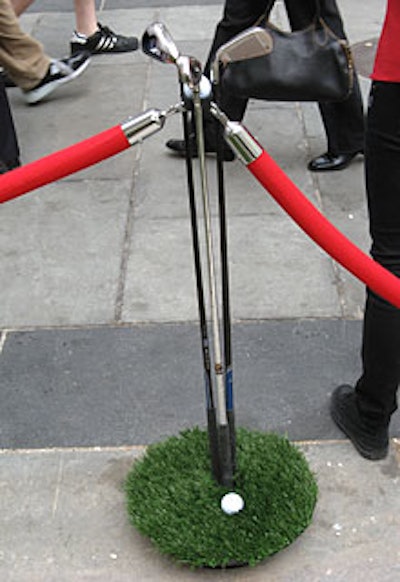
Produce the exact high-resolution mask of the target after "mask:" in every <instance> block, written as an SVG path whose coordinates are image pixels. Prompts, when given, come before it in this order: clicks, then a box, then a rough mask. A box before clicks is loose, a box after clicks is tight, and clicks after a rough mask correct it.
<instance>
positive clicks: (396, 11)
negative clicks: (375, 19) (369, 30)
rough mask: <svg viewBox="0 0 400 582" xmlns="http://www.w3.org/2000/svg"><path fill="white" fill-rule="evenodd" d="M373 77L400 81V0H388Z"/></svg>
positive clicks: (378, 79)
mask: <svg viewBox="0 0 400 582" xmlns="http://www.w3.org/2000/svg"><path fill="white" fill-rule="evenodd" d="M371 78H372V79H374V80H375V81H387V82H390V83H400V0H388V5H387V10H386V17H385V22H384V24H383V28H382V33H381V36H380V39H379V43H378V49H377V51H376V57H375V63H374V68H373V71H372V75H371Z"/></svg>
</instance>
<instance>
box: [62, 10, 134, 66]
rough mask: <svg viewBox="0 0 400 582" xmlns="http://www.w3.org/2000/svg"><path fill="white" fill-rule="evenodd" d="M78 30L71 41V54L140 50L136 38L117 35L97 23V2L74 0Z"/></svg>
mask: <svg viewBox="0 0 400 582" xmlns="http://www.w3.org/2000/svg"><path fill="white" fill-rule="evenodd" d="M74 8H75V21H76V30H75V31H74V33H73V35H72V39H71V43H70V45H71V54H72V55H74V54H77V53H79V52H81V51H82V50H87V51H89V52H90V53H91V54H93V55H95V54H104V53H123V52H129V51H134V50H136V49H137V48H138V45H139V43H138V39H137V38H136V36H123V35H121V34H117V33H116V32H114V31H113V30H111V29H110V28H108V26H103V25H102V24H100V23H99V22H98V21H97V13H96V5H95V0H74Z"/></svg>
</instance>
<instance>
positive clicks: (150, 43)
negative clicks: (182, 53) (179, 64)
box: [142, 22, 179, 63]
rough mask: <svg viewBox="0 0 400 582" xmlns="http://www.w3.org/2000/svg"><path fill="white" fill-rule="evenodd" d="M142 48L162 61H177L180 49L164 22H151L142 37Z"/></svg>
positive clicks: (147, 53)
mask: <svg viewBox="0 0 400 582" xmlns="http://www.w3.org/2000/svg"><path fill="white" fill-rule="evenodd" d="M142 50H143V52H144V53H145V54H146V55H149V56H150V57H152V58H153V59H156V60H158V61H161V62H162V63H176V61H177V60H178V58H179V50H178V47H177V46H176V44H175V42H174V40H173V38H172V36H171V34H170V32H169V30H168V28H167V27H166V26H165V24H163V23H162V22H153V23H152V24H150V25H149V26H148V27H147V28H146V30H145V32H144V34H143V37H142Z"/></svg>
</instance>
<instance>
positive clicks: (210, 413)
mask: <svg viewBox="0 0 400 582" xmlns="http://www.w3.org/2000/svg"><path fill="white" fill-rule="evenodd" d="M181 90H182V86H181ZM182 121H183V133H184V138H185V143H186V175H187V186H188V194H189V211H190V222H191V229H192V248H193V257H194V265H195V276H196V289H197V302H198V311H199V320H200V333H201V345H202V356H203V371H204V384H205V397H206V408H207V428H208V438H209V448H210V456H211V467H212V473H213V476H214V478H215V480H216V481H217V482H219V481H220V479H221V475H220V465H219V445H218V428H217V415H216V408H215V403H214V394H213V385H212V376H211V362H210V346H209V340H208V330H207V320H206V310H205V303H204V286H203V276H202V270H201V259H200V245H199V233H198V226H197V225H198V220H197V211H196V202H195V190H194V180H193V165H192V158H191V156H190V152H189V150H188V146H189V139H190V129H189V120H188V113H187V111H186V110H183V111H182Z"/></svg>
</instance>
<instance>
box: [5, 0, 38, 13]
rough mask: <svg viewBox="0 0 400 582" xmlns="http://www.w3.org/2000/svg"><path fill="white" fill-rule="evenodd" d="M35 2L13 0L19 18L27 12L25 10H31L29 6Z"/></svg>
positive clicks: (32, 0)
mask: <svg viewBox="0 0 400 582" xmlns="http://www.w3.org/2000/svg"><path fill="white" fill-rule="evenodd" d="M34 1H35V0H11V4H12V7H13V8H14V12H15V14H16V15H17V16H21V14H22V13H23V12H25V10H26V9H27V8H29V6H30V5H31V4H33V3H34Z"/></svg>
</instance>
